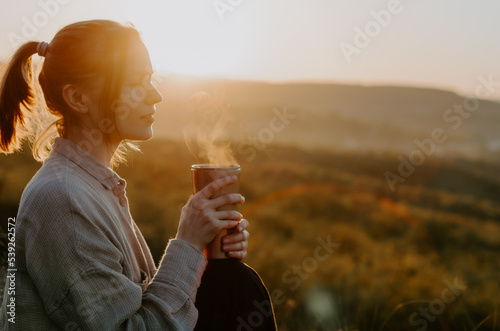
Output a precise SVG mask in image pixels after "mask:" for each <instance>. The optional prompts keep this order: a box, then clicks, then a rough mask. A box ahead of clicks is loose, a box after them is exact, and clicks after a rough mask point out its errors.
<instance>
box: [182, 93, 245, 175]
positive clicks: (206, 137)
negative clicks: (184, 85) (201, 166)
mask: <svg viewBox="0 0 500 331" xmlns="http://www.w3.org/2000/svg"><path fill="white" fill-rule="evenodd" d="M187 108H188V111H189V112H190V115H191V116H190V121H189V124H188V126H187V127H186V128H185V129H184V139H185V140H186V144H187V146H188V148H189V149H190V150H191V152H192V153H193V154H194V155H195V157H196V158H197V159H198V163H208V164H210V165H234V164H238V163H237V162H236V159H235V157H234V154H233V152H232V150H231V143H230V140H229V137H228V133H227V125H228V124H229V119H230V116H229V115H230V114H229V111H228V109H229V105H227V104H225V103H223V102H221V101H219V100H217V98H216V97H213V96H212V95H210V94H208V93H206V92H202V91H200V92H197V93H195V94H193V96H192V97H191V98H190V100H189V103H188V107H187Z"/></svg>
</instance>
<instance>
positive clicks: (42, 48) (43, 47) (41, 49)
mask: <svg viewBox="0 0 500 331" xmlns="http://www.w3.org/2000/svg"><path fill="white" fill-rule="evenodd" d="M48 49H49V44H47V43H46V42H45V41H40V42H39V43H38V46H36V52H37V53H38V55H40V56H44V57H45V55H46V54H47V50H48Z"/></svg>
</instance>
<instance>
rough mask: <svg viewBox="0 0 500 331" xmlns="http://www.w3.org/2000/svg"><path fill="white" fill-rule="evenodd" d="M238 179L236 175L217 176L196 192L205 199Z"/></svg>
mask: <svg viewBox="0 0 500 331" xmlns="http://www.w3.org/2000/svg"><path fill="white" fill-rule="evenodd" d="M237 180H238V177H236V176H227V177H224V178H219V179H217V180H214V181H213V182H211V183H210V184H208V185H207V186H205V187H204V188H203V189H202V190H200V192H198V194H199V195H200V196H201V197H202V198H205V199H210V198H211V197H213V196H214V195H215V194H216V193H217V192H218V191H219V190H220V189H222V188H224V187H226V186H229V185H231V184H233V183H236V181H237Z"/></svg>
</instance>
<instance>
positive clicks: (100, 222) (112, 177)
mask: <svg viewBox="0 0 500 331" xmlns="http://www.w3.org/2000/svg"><path fill="white" fill-rule="evenodd" d="M125 187H126V182H125V180H123V179H122V178H120V177H119V176H118V175H117V174H116V172H114V171H113V170H111V169H110V168H108V167H106V166H104V165H103V164H102V163H100V162H99V161H98V160H97V159H95V158H94V157H92V156H91V155H89V154H86V153H82V149H80V148H79V147H77V146H76V145H75V144H74V143H72V142H70V141H69V140H66V139H63V138H60V137H58V138H56V140H55V142H54V145H53V150H52V151H51V153H50V155H49V157H48V158H47V159H46V160H45V162H44V163H43V165H42V167H41V168H40V170H39V171H38V172H37V173H36V175H35V176H34V177H33V178H32V179H31V181H30V183H29V184H28V185H27V186H26V188H25V190H24V192H23V195H22V197H21V202H20V207H19V212H18V215H17V218H16V228H15V230H16V239H15V248H16V250H15V258H16V261H15V267H14V268H12V266H11V267H10V268H11V269H16V271H15V272H13V274H14V276H15V294H13V295H8V293H7V287H8V286H9V281H7V282H6V291H5V292H4V299H3V303H2V307H1V311H0V315H1V316H0V326H1V327H0V328H1V329H2V330H81V331H84V330H92V331H94V330H134V331H136V330H192V329H193V328H194V326H195V324H196V319H197V316H198V312H197V310H196V308H195V306H194V300H195V297H196V291H197V288H198V286H199V284H200V280H201V276H202V274H203V271H204V269H205V267H206V264H207V261H206V259H205V256H204V255H203V253H202V252H200V251H199V250H198V249H196V248H195V247H194V246H192V245H191V244H189V243H187V242H186V241H183V240H179V239H171V240H170V242H169V244H168V246H167V248H166V251H165V254H164V256H163V258H162V260H161V262H160V265H159V267H158V268H156V267H155V265H154V261H153V259H152V257H151V253H150V251H149V249H148V246H147V244H146V242H145V240H144V238H143V236H142V234H141V232H140V230H139V229H138V228H137V225H136V224H135V222H134V221H133V219H132V217H131V215H130V211H129V206H128V201H127V197H126V194H125ZM10 297H13V298H14V299H15V301H14V302H15V323H11V322H8V318H9V315H7V314H6V313H7V311H6V304H7V303H8V302H10V301H9V300H11V299H10Z"/></svg>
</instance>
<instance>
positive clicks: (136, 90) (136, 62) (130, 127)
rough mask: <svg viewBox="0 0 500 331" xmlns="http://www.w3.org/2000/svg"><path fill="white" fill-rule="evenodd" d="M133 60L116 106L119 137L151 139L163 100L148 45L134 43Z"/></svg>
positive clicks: (121, 138)
mask: <svg viewBox="0 0 500 331" xmlns="http://www.w3.org/2000/svg"><path fill="white" fill-rule="evenodd" d="M130 52H131V53H130V54H131V58H130V59H131V60H130V61H129V64H128V66H127V67H126V68H125V72H124V84H123V87H122V90H121V95H120V99H119V100H118V102H117V104H116V105H115V107H114V112H115V128H116V130H114V131H115V132H113V133H112V134H111V135H112V136H113V137H114V138H116V139H117V140H120V141H121V140H124V139H128V140H147V139H150V138H151V137H152V136H153V128H152V125H153V122H154V113H155V111H156V107H155V104H156V103H158V102H160V101H161V100H162V97H161V94H160V93H159V92H158V90H157V89H156V88H155V87H154V86H153V83H152V80H151V77H152V75H153V69H152V66H151V61H150V59H149V53H148V51H147V49H146V46H144V44H143V43H142V42H141V41H140V40H137V41H135V42H133V43H132V44H131V49H130Z"/></svg>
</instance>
